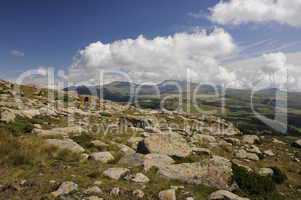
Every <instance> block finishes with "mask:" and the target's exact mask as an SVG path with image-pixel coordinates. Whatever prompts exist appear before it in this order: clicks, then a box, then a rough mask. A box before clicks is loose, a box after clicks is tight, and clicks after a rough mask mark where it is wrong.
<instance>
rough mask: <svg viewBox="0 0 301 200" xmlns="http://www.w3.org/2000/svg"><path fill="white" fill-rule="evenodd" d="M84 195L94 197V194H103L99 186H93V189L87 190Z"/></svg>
mask: <svg viewBox="0 0 301 200" xmlns="http://www.w3.org/2000/svg"><path fill="white" fill-rule="evenodd" d="M84 193H85V194H88V195H92V194H94V195H95V194H101V193H102V190H101V189H100V188H99V187H97V186H93V187H90V188H88V189H86V190H85V191H84Z"/></svg>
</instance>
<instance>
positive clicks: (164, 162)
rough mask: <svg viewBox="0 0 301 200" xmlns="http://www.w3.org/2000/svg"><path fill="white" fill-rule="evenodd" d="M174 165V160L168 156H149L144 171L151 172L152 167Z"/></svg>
mask: <svg viewBox="0 0 301 200" xmlns="http://www.w3.org/2000/svg"><path fill="white" fill-rule="evenodd" d="M173 163H174V160H173V159H172V158H170V157H169V156H167V155H161V154H147V155H146V156H145V157H144V162H143V165H144V171H146V172H147V171H149V170H150V169H151V168H152V167H157V168H161V167H164V166H168V165H171V164H173Z"/></svg>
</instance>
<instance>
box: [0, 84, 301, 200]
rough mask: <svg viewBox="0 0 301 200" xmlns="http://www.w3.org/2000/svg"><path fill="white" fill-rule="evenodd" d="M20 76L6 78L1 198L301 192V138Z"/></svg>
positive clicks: (243, 196) (223, 198)
mask: <svg viewBox="0 0 301 200" xmlns="http://www.w3.org/2000/svg"><path fill="white" fill-rule="evenodd" d="M15 86H16V85H13V84H11V83H8V82H4V81H1V82H0V100H1V101H0V114H1V116H0V117H1V118H0V199H20V200H21V199H22V200H26V199H28V200H31V199H68V200H69V199H70V200H71V199H80V200H82V199H87V200H99V199H104V200H110V199H121V200H128V199H149V200H151V199H160V200H175V199H180V200H181V199H183V200H185V199H186V200H193V199H195V200H203V199H204V200H205V199H209V200H247V199H267V200H278V199H293V200H294V199H295V200H297V199H300V198H301V162H300V159H301V140H300V138H295V137H289V136H284V135H283V136H271V135H244V134H243V133H241V132H240V131H239V130H238V129H236V128H235V127H234V126H233V125H232V124H231V123H229V122H226V121H224V120H222V119H219V118H217V117H214V116H208V115H202V114H188V113H179V112H162V111H155V110H142V109H138V108H135V107H132V106H124V105H119V104H116V103H112V102H108V101H102V100H97V99H94V98H93V97H89V105H83V104H82V102H83V97H78V96H76V95H74V94H72V93H62V92H58V91H46V90H43V89H38V88H34V87H29V86H21V87H20V90H16V87H15ZM49 97H53V98H52V100H49Z"/></svg>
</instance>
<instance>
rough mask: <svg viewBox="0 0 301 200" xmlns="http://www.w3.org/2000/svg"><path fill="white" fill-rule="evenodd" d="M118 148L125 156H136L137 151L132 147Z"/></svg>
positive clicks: (122, 146) (121, 146) (122, 145)
mask: <svg viewBox="0 0 301 200" xmlns="http://www.w3.org/2000/svg"><path fill="white" fill-rule="evenodd" d="M118 147H119V148H120V151H121V152H123V153H124V154H134V153H136V151H135V150H134V149H132V148H131V147H128V146H127V145H124V144H118Z"/></svg>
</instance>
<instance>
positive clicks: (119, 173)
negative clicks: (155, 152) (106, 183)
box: [103, 168, 130, 180]
mask: <svg viewBox="0 0 301 200" xmlns="http://www.w3.org/2000/svg"><path fill="white" fill-rule="evenodd" d="M129 172H130V170H129V169H127V168H109V169H107V170H106V171H104V172H103V174H104V175H105V176H106V177H108V178H111V179H114V180H119V179H121V178H123V177H125V176H126V175H127V174H128V173H129Z"/></svg>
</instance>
